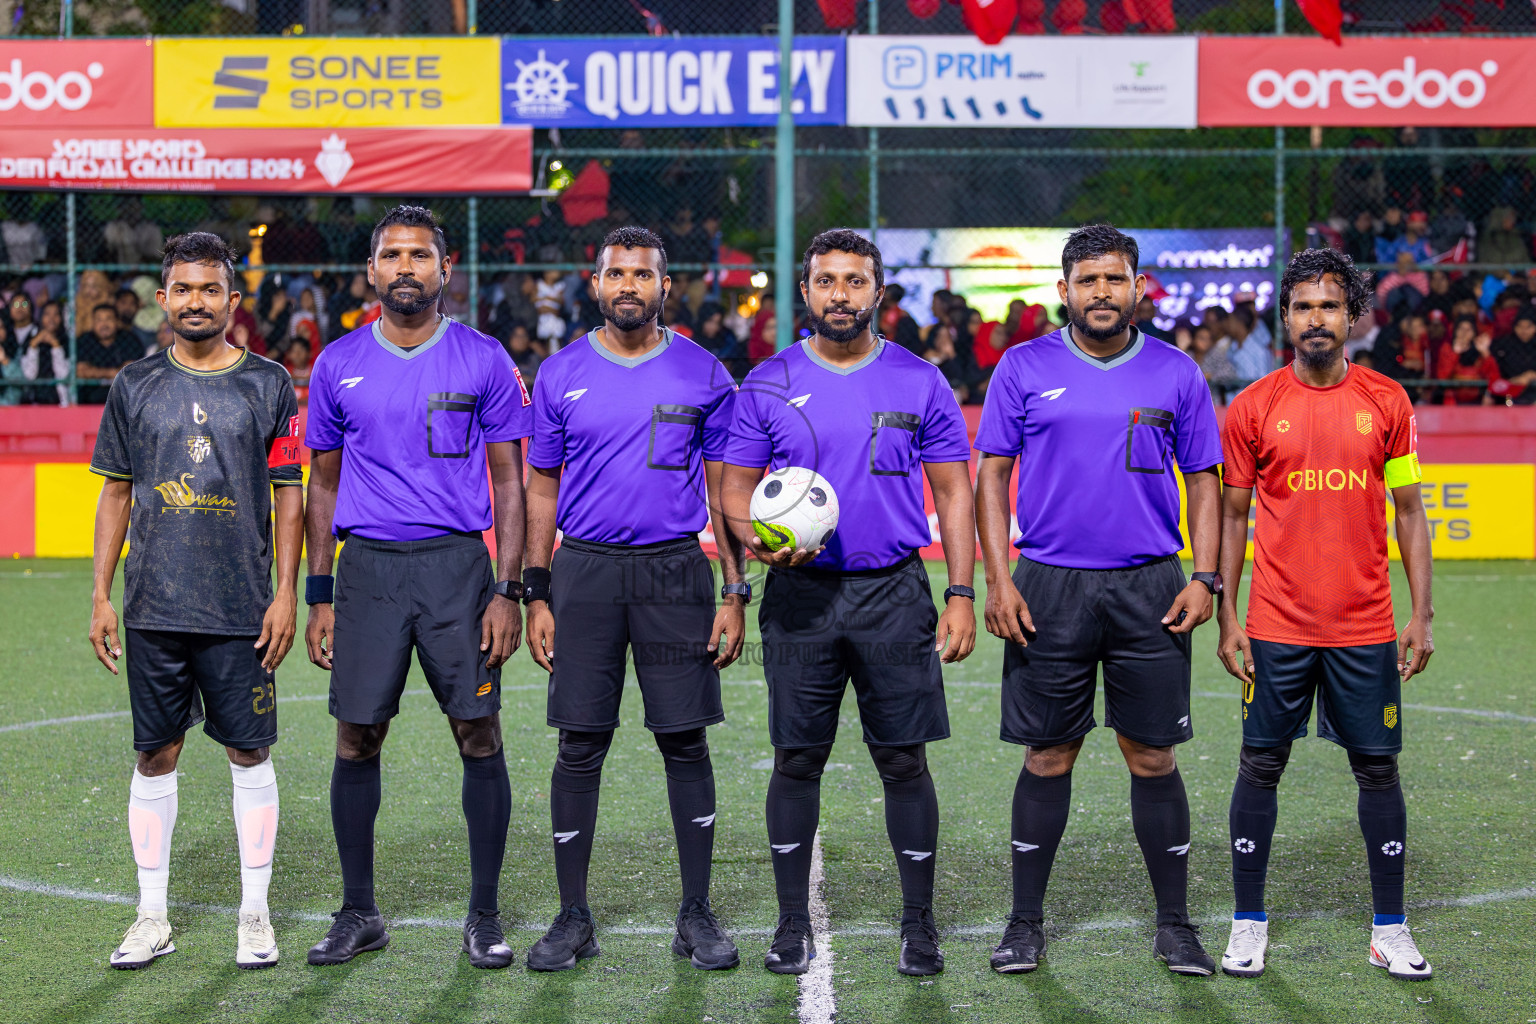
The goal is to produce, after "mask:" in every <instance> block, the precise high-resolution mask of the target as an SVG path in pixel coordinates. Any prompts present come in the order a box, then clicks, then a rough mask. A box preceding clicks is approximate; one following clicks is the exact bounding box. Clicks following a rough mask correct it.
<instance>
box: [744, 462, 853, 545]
mask: <svg viewBox="0 0 1536 1024" xmlns="http://www.w3.org/2000/svg"><path fill="white" fill-rule="evenodd" d="M751 513H752V528H753V530H755V531H756V532H757V535H758V536H759V537H761V538H762V541H763V544H764V545H766V546H767V548H768V550H770V551H777V550H779V549H780V548H790V549H791V550H793V549H795V548H804V549H805V550H807V551H814V550H815V549H817V548H819V547H824V546H825V545H826V543H827V541H828V540H830V539H831V538H832V533H833V531H835V530H836V529H837V514H838V507H837V492H836V491H834V490H832V485H831V484H829V483H827V481H826V478H825V477H823V476H822V475H821V474H820V473H817V472H816V471H815V470H813V469H804V468H801V467H798V466H789V467H786V468H785V469H776V470H774V471H773V472H771V473H769V474H768V475H767V476H765V477H763V479H762V480H761V481H760V482H759V483H758V485H757V489H756V490H754V491H753V492H752V504H751Z"/></svg>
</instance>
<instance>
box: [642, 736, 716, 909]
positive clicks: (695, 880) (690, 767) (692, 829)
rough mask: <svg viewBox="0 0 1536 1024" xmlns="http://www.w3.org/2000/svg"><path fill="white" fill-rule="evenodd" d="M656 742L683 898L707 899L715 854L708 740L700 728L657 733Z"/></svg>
mask: <svg viewBox="0 0 1536 1024" xmlns="http://www.w3.org/2000/svg"><path fill="white" fill-rule="evenodd" d="M656 745H657V746H658V747H660V748H661V756H662V762H663V764H664V765H665V766H666V772H667V803H668V805H669V806H670V807H671V809H672V831H673V833H674V834H675V835H676V836H677V869H678V873H679V874H680V875H681V876H682V883H683V899H684V900H689V899H701V900H702V899H708V898H709V871H710V866H711V863H712V862H713V860H714V854H715V769H714V765H713V764H712V763H711V762H710V759H709V741H708V740H707V739H706V738H705V735H704V730H703V729H702V728H700V729H691V730H689V731H687V732H681V733H658V734H657V735H656Z"/></svg>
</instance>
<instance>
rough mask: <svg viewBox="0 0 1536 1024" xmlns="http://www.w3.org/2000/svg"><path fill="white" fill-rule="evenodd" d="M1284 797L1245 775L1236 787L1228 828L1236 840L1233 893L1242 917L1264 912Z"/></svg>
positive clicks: (1233, 854) (1233, 861) (1234, 845)
mask: <svg viewBox="0 0 1536 1024" xmlns="http://www.w3.org/2000/svg"><path fill="white" fill-rule="evenodd" d="M1279 811H1280V798H1279V793H1278V792H1277V791H1276V790H1274V789H1265V788H1263V787H1260V786H1255V785H1254V784H1253V783H1251V782H1249V781H1248V780H1247V779H1245V778H1243V777H1242V776H1238V779H1237V785H1235V786H1234V787H1232V806H1231V808H1230V809H1229V810H1228V811H1227V828H1228V830H1229V834H1230V835H1231V838H1232V892H1233V895H1234V897H1235V898H1236V905H1235V906H1234V908H1233V909H1234V910H1235V911H1236V912H1237V913H1238V914H1262V913H1264V880H1265V878H1266V877H1267V876H1268V875H1269V850H1270V846H1271V845H1272V844H1273V843H1274V839H1275V819H1276V818H1277V817H1278V816H1279Z"/></svg>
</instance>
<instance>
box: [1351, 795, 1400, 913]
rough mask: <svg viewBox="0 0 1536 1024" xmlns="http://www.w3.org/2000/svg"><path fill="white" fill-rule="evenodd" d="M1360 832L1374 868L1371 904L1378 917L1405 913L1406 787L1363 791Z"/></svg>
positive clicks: (1360, 804) (1361, 796) (1367, 861)
mask: <svg viewBox="0 0 1536 1024" xmlns="http://www.w3.org/2000/svg"><path fill="white" fill-rule="evenodd" d="M1359 814H1360V831H1361V832H1362V833H1363V834H1364V835H1365V859H1366V863H1367V864H1369V865H1370V869H1371V904H1372V906H1373V907H1374V909H1375V912H1376V913H1377V914H1387V915H1398V914H1402V913H1403V861H1404V859H1405V858H1406V855H1407V848H1408V806H1407V804H1405V803H1404V802H1403V787H1402V784H1401V783H1395V784H1394V785H1393V786H1392V788H1391V789H1361V790H1360V802H1359Z"/></svg>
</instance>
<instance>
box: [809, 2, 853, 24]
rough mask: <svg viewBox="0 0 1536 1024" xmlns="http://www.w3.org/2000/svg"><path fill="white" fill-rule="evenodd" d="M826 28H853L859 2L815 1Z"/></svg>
mask: <svg viewBox="0 0 1536 1024" xmlns="http://www.w3.org/2000/svg"><path fill="white" fill-rule="evenodd" d="M816 6H817V7H820V8H821V20H823V21H825V22H826V23H827V28H853V23H854V21H855V20H856V19H855V15H856V12H857V11H858V6H859V0H816Z"/></svg>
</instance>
